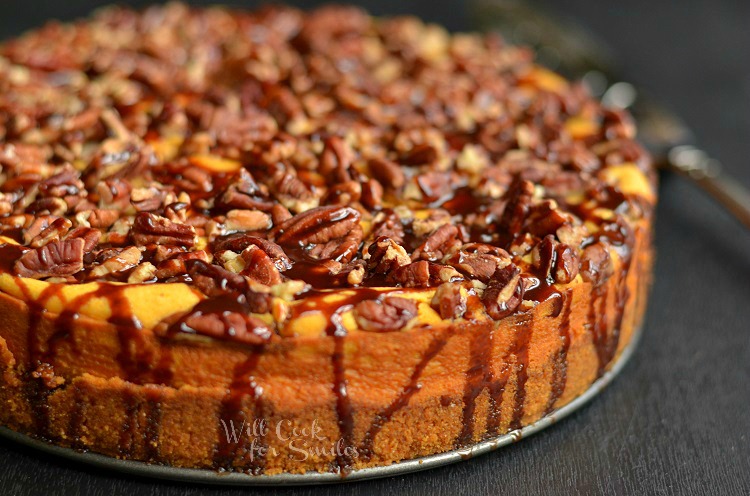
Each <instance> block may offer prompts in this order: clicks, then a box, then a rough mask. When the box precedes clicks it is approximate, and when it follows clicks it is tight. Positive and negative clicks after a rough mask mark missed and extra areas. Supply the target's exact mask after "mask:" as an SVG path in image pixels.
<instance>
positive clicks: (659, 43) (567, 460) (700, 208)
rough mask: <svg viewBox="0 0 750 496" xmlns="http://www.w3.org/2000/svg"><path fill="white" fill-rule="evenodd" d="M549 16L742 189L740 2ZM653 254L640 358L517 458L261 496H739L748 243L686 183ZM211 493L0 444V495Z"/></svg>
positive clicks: (595, 6)
mask: <svg viewBox="0 0 750 496" xmlns="http://www.w3.org/2000/svg"><path fill="white" fill-rule="evenodd" d="M129 3H131V4H133V3H138V4H140V3H143V2H129ZM230 3H231V2H230ZM233 3H240V2H233ZM291 3H301V4H303V5H304V4H307V3H311V2H291ZM361 3H362V4H363V5H365V6H367V7H368V8H370V9H371V11H372V12H374V13H378V14H385V13H413V14H416V15H420V16H423V17H426V18H428V19H429V20H433V21H437V22H441V23H443V24H446V25H448V26H449V27H450V28H452V29H467V28H468V27H469V26H468V16H467V15H466V13H465V11H464V9H465V7H463V6H462V4H461V3H459V2H455V3H452V2H437V1H435V0H419V1H412V2H409V1H408V0H400V1H399V0H379V1H378V0H373V1H366V2H361ZM95 4H96V2H92V1H83V0H68V1H65V2H59V1H54V0H44V1H42V0H39V1H34V0H27V1H11V0H5V1H3V2H2V4H0V36H2V37H8V36H12V35H14V34H17V33H19V32H20V31H22V30H23V29H26V28H29V27H33V26H34V25H36V24H39V23H41V22H42V20H43V19H46V18H55V17H57V18H65V19H67V18H71V17H74V16H79V15H83V14H85V13H86V12H87V11H88V10H90V9H91V7H92V6H93V5H95ZM556 6H557V8H559V9H564V10H565V12H567V13H568V14H569V15H570V16H571V17H574V18H577V19H578V20H580V21H581V22H583V23H585V24H587V25H588V26H590V27H591V29H592V30H593V31H594V32H596V33H597V34H599V35H601V36H602V37H603V38H605V39H606V40H607V41H608V42H609V43H610V44H611V45H612V47H614V48H615V49H616V50H617V52H618V53H619V55H620V58H621V61H622V63H623V65H624V66H625V68H626V69H627V71H628V74H629V75H630V76H631V78H632V79H633V80H634V81H636V82H637V83H639V84H642V85H644V86H646V87H648V88H649V89H650V90H651V91H652V92H653V93H654V94H655V95H657V96H658V97H660V98H661V99H662V100H663V101H664V102H665V103H667V104H669V105H670V106H672V107H673V108H674V109H676V110H677V111H678V112H679V113H680V114H681V115H682V116H683V117H684V118H685V119H686V120H687V121H688V122H689V124H690V125H691V126H692V127H693V128H694V130H695V132H696V134H697V136H698V137H699V139H700V142H701V144H702V145H703V146H705V148H706V149H708V150H709V151H710V152H711V153H712V154H714V155H715V156H716V157H718V158H719V159H720V160H722V161H723V162H724V163H725V165H726V167H727V169H729V170H730V171H731V172H732V173H733V174H734V175H735V176H736V177H738V178H739V179H740V180H741V181H742V182H743V183H744V184H745V185H750V56H748V47H750V3H749V2H742V1H740V0H737V1H722V2H718V1H712V0H693V1H690V2H654V1H652V0H638V1H630V2H628V1H624V0H623V1H620V2H599V1H594V0H590V1H589V0H587V1H584V0H576V1H565V2H556ZM656 244H657V248H658V261H657V265H656V281H655V284H654V287H653V292H652V295H651V301H650V307H649V311H648V317H647V319H646V323H645V335H644V337H643V340H642V341H641V344H640V348H639V349H638V351H637V352H636V354H635V356H634V358H633V360H632V361H631V362H630V363H629V364H628V365H627V367H626V368H625V370H624V372H623V374H622V375H621V376H620V377H619V378H618V379H617V380H616V381H615V383H614V384H613V385H612V386H610V387H609V389H607V390H606V391H605V392H604V393H603V394H601V396H599V397H598V398H597V399H595V400H594V402H593V403H591V404H590V405H589V406H587V407H585V408H584V409H582V410H580V411H579V412H577V413H575V414H574V415H573V416H572V417H570V418H568V419H566V420H564V421H563V422H561V423H560V424H558V425H556V426H554V427H553V428H550V429H548V430H547V431H544V432H542V433H541V434H538V435H536V436H533V437H531V438H529V439H525V440H523V441H522V442H520V443H518V444H516V445H514V446H511V447H509V448H505V449H502V450H500V451H497V452H495V453H492V454H489V455H486V456H483V457H479V458H476V459H473V460H469V461H466V462H463V463H460V464H457V465H453V466H450V467H445V468H441V469H436V470H431V471H428V472H422V473H418V474H413V475H409V476H403V477H397V478H391V479H384V480H377V481H371V482H362V483H355V484H349V485H345V486H327V487H319V488H301V489H276V490H273V492H278V493H280V494H287V493H289V494H292V493H301V494H382V493H397V494H403V493H410V494H411V493H413V494H433V495H438V494H498V493H510V494H517V493H531V494H542V493H544V494H547V493H549V494H558V493H559V494H569V493H571V492H577V493H584V494H587V493H592V494H601V493H605V494H750V233H749V232H747V231H745V230H743V229H742V228H741V227H740V225H739V224H738V223H736V222H735V221H734V220H733V219H732V218H730V217H729V216H728V215H727V214H726V213H725V212H724V211H722V210H721V209H720V208H718V207H717V206H716V205H715V204H714V203H713V202H712V201H711V200H710V199H707V198H706V197H705V196H703V195H702V194H701V193H700V192H698V191H697V190H696V189H695V188H693V187H692V186H690V185H689V184H686V183H685V182H684V181H682V180H680V179H678V178H674V177H664V178H663V180H662V185H661V200H660V205H659V211H658V222H657V235H656ZM1 318H2V317H1V316H0V319H1ZM223 492H227V493H228V492H237V493H240V492H242V493H243V494H251V493H252V492H253V490H252V489H231V488H212V487H199V486H187V485H179V484H174V483H168V482H160V481H155V480H147V479H134V478H131V477H125V476H122V475H118V474H116V473H108V472H101V471H98V470H93V469H90V468H87V467H85V466H81V465H77V464H73V463H68V462H64V461H61V460H59V459H55V458H50V457H48V456H45V455H42V454H39V453H36V452H33V451H30V450H29V449H26V448H24V447H21V446H17V445H12V444H11V445H9V443H8V442H7V441H2V445H1V446H0V494H2V495H6V494H7V495H31V494H46V495H52V494H65V495H69V496H72V495H77V494H87V495H89V494H92V495H93V494H106V495H110V494H139V495H141V494H142V495H146V494H153V495H168V494H214V493H216V494H218V493H223ZM258 492H259V493H268V492H270V491H268V490H264V491H260V490H259V491H258Z"/></svg>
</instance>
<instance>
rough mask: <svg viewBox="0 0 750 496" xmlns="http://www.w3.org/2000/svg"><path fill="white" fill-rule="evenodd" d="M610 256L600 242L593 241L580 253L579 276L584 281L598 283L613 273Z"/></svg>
mask: <svg viewBox="0 0 750 496" xmlns="http://www.w3.org/2000/svg"><path fill="white" fill-rule="evenodd" d="M613 271H614V269H613V266H612V257H611V256H610V255H609V250H607V247H606V246H604V245H603V244H602V243H594V244H591V245H589V246H587V247H586V248H584V249H583V253H582V254H581V277H583V280H584V281H588V282H591V283H593V284H594V285H599V284H601V283H602V282H604V281H606V280H607V279H608V278H609V277H610V276H611V275H612V273H613Z"/></svg>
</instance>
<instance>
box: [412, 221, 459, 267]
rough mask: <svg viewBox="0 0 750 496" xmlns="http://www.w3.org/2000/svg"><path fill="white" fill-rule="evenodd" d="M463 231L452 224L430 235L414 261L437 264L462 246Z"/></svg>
mask: <svg viewBox="0 0 750 496" xmlns="http://www.w3.org/2000/svg"><path fill="white" fill-rule="evenodd" d="M461 244H462V241H461V231H459V229H458V228H457V227H456V226H454V225H451V224H444V225H442V226H440V227H438V228H437V229H436V230H435V231H434V232H433V233H432V234H430V235H429V236H428V237H427V239H426V240H425V242H424V243H422V244H421V245H420V246H419V247H418V248H417V249H416V250H414V253H412V256H411V258H412V260H420V259H421V260H428V261H430V262H435V261H437V260H441V259H442V258H443V257H445V256H446V255H448V254H450V253H451V252H453V251H455V250H456V249H457V248H458V247H459V246H461Z"/></svg>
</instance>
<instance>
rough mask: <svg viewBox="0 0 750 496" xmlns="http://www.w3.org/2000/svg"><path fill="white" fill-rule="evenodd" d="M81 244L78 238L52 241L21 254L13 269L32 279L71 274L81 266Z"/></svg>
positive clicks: (82, 244)
mask: <svg viewBox="0 0 750 496" xmlns="http://www.w3.org/2000/svg"><path fill="white" fill-rule="evenodd" d="M83 246H84V241H83V240H82V239H80V238H74V239H65V240H58V241H52V242H50V243H47V244H46V245H44V246H42V247H40V248H37V249H35V250H30V251H27V252H26V253H24V254H23V255H21V257H20V258H19V259H18V260H16V263H15V264H14V265H13V271H14V272H15V274H16V275H18V276H21V277H29V278H32V279H43V278H45V277H64V276H71V275H73V274H75V273H76V272H78V271H79V270H81V269H82V268H83Z"/></svg>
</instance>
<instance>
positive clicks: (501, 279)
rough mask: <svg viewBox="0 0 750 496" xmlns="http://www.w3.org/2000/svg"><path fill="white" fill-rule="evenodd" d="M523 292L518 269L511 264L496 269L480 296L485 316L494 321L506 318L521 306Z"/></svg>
mask: <svg viewBox="0 0 750 496" xmlns="http://www.w3.org/2000/svg"><path fill="white" fill-rule="evenodd" d="M523 290H524V287H523V280H522V279H521V271H520V269H519V268H518V267H516V266H515V265H512V264H511V265H508V266H506V267H504V268H502V269H498V270H497V271H495V274H494V275H493V276H492V279H490V282H489V283H488V284H487V287H486V288H485V290H484V295H483V296H482V302H483V303H484V307H485V309H486V310H487V314H489V316H490V317H492V318H493V319H495V320H500V319H502V318H504V317H507V316H508V315H510V314H511V313H513V312H514V311H515V310H516V308H518V306H519V305H520V304H521V301H522V300H523Z"/></svg>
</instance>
